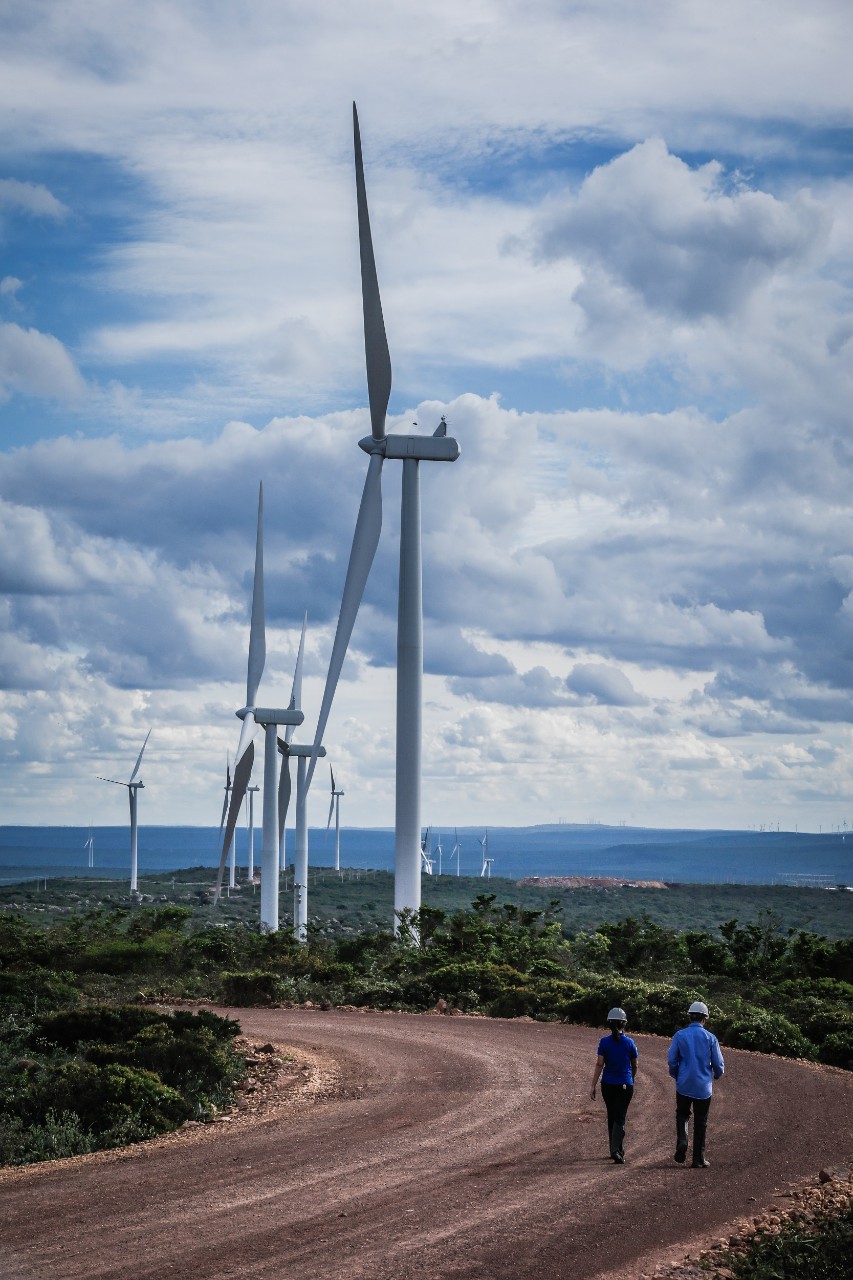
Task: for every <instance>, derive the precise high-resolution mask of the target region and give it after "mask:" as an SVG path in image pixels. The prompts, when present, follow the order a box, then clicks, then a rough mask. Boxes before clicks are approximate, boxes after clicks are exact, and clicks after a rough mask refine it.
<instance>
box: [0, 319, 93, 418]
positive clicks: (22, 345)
mask: <svg viewBox="0 0 853 1280" xmlns="http://www.w3.org/2000/svg"><path fill="white" fill-rule="evenodd" d="M84 387H85V383H84V381H83V378H82V377H81V376H80V373H79V372H78V370H77V368H76V366H75V364H74V361H73V360H72V359H71V356H70V355H69V354H68V352H67V351H66V349H65V347H64V346H63V345H62V343H61V342H60V341H59V339H58V338H54V337H52V336H51V335H50V334H48V333H40V332H39V331H38V330H37V329H22V328H21V327H20V325H17V324H0V398H2V397H4V396H8V395H11V393H12V392H16V391H17V392H21V393H22V394H24V395H34V396H48V397H50V398H51V399H55V400H75V399H79V397H80V396H81V395H82V394H83V391H84Z"/></svg>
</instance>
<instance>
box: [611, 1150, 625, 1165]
mask: <svg viewBox="0 0 853 1280" xmlns="http://www.w3.org/2000/svg"><path fill="white" fill-rule="evenodd" d="M613 1163H614V1164H624V1163H625V1157H624V1155H623V1154H622V1152H621V1151H614V1152H613Z"/></svg>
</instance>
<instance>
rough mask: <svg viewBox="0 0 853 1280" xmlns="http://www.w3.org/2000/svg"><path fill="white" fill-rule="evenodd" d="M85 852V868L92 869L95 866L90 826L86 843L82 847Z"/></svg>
mask: <svg viewBox="0 0 853 1280" xmlns="http://www.w3.org/2000/svg"><path fill="white" fill-rule="evenodd" d="M83 848H84V849H85V850H86V866H87V867H94V865H95V837H94V835H93V833H92V824H91V823H90V824H89V834H88V836H87V837H86V843H85V844H84V845H83Z"/></svg>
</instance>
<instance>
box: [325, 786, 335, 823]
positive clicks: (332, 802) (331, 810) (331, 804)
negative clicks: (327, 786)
mask: <svg viewBox="0 0 853 1280" xmlns="http://www.w3.org/2000/svg"><path fill="white" fill-rule="evenodd" d="M334 812H335V793H334V792H332V799H331V800H330V802H329V816H328V818H327V819H326V830H327V831H328V830H329V827H330V826H331V825H332V814H333V813H334Z"/></svg>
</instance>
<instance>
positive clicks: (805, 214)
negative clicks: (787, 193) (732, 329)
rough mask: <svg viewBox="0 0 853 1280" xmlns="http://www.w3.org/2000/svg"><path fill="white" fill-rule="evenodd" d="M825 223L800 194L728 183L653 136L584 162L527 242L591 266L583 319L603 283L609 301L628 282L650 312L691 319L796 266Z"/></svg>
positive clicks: (583, 292)
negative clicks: (577, 178)
mask: <svg viewBox="0 0 853 1280" xmlns="http://www.w3.org/2000/svg"><path fill="white" fill-rule="evenodd" d="M827 231H828V220H827V217H826V214H825V212H824V211H823V210H822V209H821V207H820V205H819V204H818V203H817V202H816V201H815V200H814V199H813V198H812V197H811V196H810V195H809V194H808V193H807V192H799V193H797V194H796V195H795V196H794V197H793V198H792V199H790V200H788V201H782V200H779V199H777V198H776V197H774V196H772V195H770V194H769V193H767V192H764V191H754V190H746V189H737V188H734V189H730V190H727V189H726V187H725V179H724V172H723V168H722V165H721V164H720V163H719V162H717V161H711V162H709V163H707V164H704V165H700V166H698V167H697V168H690V167H689V166H688V165H687V164H686V163H685V162H684V161H683V160H681V159H679V158H678V157H677V156H674V155H672V154H671V153H670V151H669V150H668V149H667V146H666V144H665V142H664V141H663V139H661V138H652V139H649V140H648V141H646V142H643V143H640V144H638V145H637V146H635V147H633V148H632V149H631V150H630V151H628V152H626V153H625V154H623V155H621V156H618V157H617V158H616V159H615V160H612V161H610V162H609V163H608V164H605V165H602V166H600V167H599V168H597V169H595V170H593V172H592V173H591V174H590V175H589V176H588V177H587V178H585V179H584V181H583V183H582V184H581V186H580V189H579V190H578V192H577V194H576V195H574V196H570V197H567V198H565V199H564V200H562V201H560V202H559V203H558V205H557V208H555V209H553V210H552V211H551V212H549V213H548V214H545V215H542V216H541V217H540V219H539V225H538V228H537V231H536V239H535V246H536V253H537V255H538V256H539V257H540V258H541V259H542V260H544V261H546V262H553V261H556V260H558V259H560V258H564V257H568V256H570V257H573V258H575V259H577V260H578V261H580V262H582V263H583V264H585V266H586V267H587V268H588V269H590V271H591V273H592V274H591V276H590V277H589V278H588V279H587V280H586V281H585V282H584V283H583V284H582V285H581V286H580V287H579V288H578V290H577V291H576V293H575V299H576V301H578V302H579V303H580V305H581V306H582V307H583V308H584V309H585V310H586V311H587V314H588V316H589V317H590V319H593V318H597V317H596V311H597V310H598V309H600V308H602V298H601V293H600V289H601V286H602V283H603V284H604V287H605V288H609V289H610V290H611V291H612V294H611V298H610V303H609V305H610V307H613V306H617V305H619V304H618V301H617V299H618V290H619V289H627V290H629V291H630V292H631V293H632V294H634V295H636V297H637V298H638V299H639V300H641V302H642V304H643V305H644V306H645V307H647V308H649V310H651V311H655V312H663V313H665V314H667V315H670V316H673V317H676V318H678V319H684V320H688V321H696V320H701V319H703V318H704V317H707V316H715V317H718V318H721V319H722V318H725V317H726V316H728V315H730V314H731V313H732V312H733V311H735V310H737V309H738V308H740V307H742V306H743V305H744V303H745V302H746V300H747V299H748V297H749V295H750V294H751V293H752V292H753V291H754V290H755V289H756V288H757V287H758V286H759V285H760V284H762V283H763V282H765V281H767V280H769V279H770V278H771V277H772V276H773V274H774V273H776V272H778V271H779V270H780V269H785V270H787V271H791V270H795V269H797V268H799V267H801V266H803V265H804V264H805V263H806V262H808V261H809V260H810V259H813V258H814V256H815V253H816V251H817V249H819V248H821V247H822V246H823V245H824V244H825V242H826V237H827ZM601 276H603V282H602V280H601V279H600V277H601ZM605 309H606V308H605Z"/></svg>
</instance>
